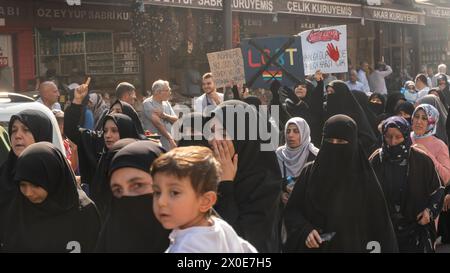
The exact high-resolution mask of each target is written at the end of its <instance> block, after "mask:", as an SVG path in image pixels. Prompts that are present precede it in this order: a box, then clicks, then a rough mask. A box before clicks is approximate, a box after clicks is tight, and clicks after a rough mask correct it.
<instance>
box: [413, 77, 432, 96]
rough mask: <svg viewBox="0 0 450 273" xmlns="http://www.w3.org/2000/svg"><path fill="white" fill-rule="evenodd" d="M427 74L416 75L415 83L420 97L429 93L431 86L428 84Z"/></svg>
mask: <svg viewBox="0 0 450 273" xmlns="http://www.w3.org/2000/svg"><path fill="white" fill-rule="evenodd" d="M427 82H428V81H427V76H425V74H419V75H417V76H416V80H415V84H416V90H417V92H418V93H419V96H418V98H419V99H420V98H421V97H423V96H426V95H428V92H429V91H430V88H429V87H428V86H427Z"/></svg>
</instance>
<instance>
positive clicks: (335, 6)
mask: <svg viewBox="0 0 450 273" xmlns="http://www.w3.org/2000/svg"><path fill="white" fill-rule="evenodd" d="M277 11H278V12H280V13H290V14H303V15H313V16H327V17H345V18H361V16H362V11H361V5H352V4H345V3H335V2H327V1H311V0H297V1H286V0H280V6H279V9H278V10H277Z"/></svg>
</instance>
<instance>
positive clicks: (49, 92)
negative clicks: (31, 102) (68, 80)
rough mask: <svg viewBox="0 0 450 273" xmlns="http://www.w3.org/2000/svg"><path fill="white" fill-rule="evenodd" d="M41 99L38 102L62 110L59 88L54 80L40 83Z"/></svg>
mask: <svg viewBox="0 0 450 273" xmlns="http://www.w3.org/2000/svg"><path fill="white" fill-rule="evenodd" d="M38 91H39V97H40V98H39V99H38V100H37V102H40V103H42V104H43V105H45V106H47V107H48V109H50V110H61V105H60V104H59V103H58V99H59V90H58V87H57V86H56V84H55V83H54V82H51V81H46V82H43V83H41V84H40V85H39V90H38Z"/></svg>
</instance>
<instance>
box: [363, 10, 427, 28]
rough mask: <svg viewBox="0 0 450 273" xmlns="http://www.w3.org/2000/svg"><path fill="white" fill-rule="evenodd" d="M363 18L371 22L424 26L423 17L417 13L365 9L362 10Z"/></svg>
mask: <svg viewBox="0 0 450 273" xmlns="http://www.w3.org/2000/svg"><path fill="white" fill-rule="evenodd" d="M364 17H365V18H366V19H367V20H373V21H382V22H392V23H403V24H414V25H425V15H424V14H423V13H419V12H408V11H401V10H394V9H386V8H373V7H367V8H364Z"/></svg>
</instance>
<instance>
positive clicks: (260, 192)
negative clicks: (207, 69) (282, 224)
mask: <svg viewBox="0 0 450 273" xmlns="http://www.w3.org/2000/svg"><path fill="white" fill-rule="evenodd" d="M239 108H240V109H241V110H242V109H246V111H247V112H246V114H245V115H243V114H238V111H239V110H238V109H239ZM227 112H229V113H231V114H228V115H227ZM214 115H215V116H214V119H215V121H217V123H215V126H218V127H216V128H215V133H216V134H219V135H220V134H224V132H227V135H228V137H231V138H232V139H233V140H232V142H233V146H234V149H235V152H236V153H237V154H238V157H239V159H238V169H237V174H236V177H235V179H234V181H229V182H221V183H220V184H219V198H218V203H217V204H216V206H215V209H216V210H217V212H218V213H219V214H220V215H221V216H222V217H223V218H224V219H225V220H226V221H227V222H228V223H229V224H230V225H231V226H232V227H233V228H234V229H235V230H236V232H237V233H238V234H239V235H240V236H241V237H243V238H244V239H246V240H248V241H249V242H250V243H251V244H252V245H253V246H255V247H256V248H257V249H258V251H259V252H278V251H279V238H278V234H279V231H278V222H279V220H278V219H279V200H280V194H281V173H280V170H279V166H278V161H277V157H276V154H275V152H274V149H273V147H271V144H268V143H267V140H266V141H263V140H262V137H261V135H260V134H259V133H257V132H255V131H253V132H251V131H250V129H252V130H256V128H255V127H252V126H253V125H256V124H257V123H258V122H259V121H261V124H264V125H262V126H265V127H266V128H270V129H269V130H273V128H272V127H271V125H270V124H266V123H268V122H267V120H265V119H266V118H267V117H264V115H262V114H258V112H257V111H256V109H255V108H254V107H252V106H248V104H246V103H244V102H240V101H226V102H224V103H223V104H221V105H219V106H218V107H217V109H216V110H215V112H214ZM219 124H220V125H221V126H219ZM219 127H222V129H223V131H221V132H218V130H219ZM239 133H243V134H242V135H239ZM252 134H254V137H253V138H252V137H251V136H252ZM239 136H241V137H239ZM276 136H278V132H276ZM262 144H266V146H267V147H266V148H267V149H269V147H270V149H269V151H262V146H261V145H262Z"/></svg>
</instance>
